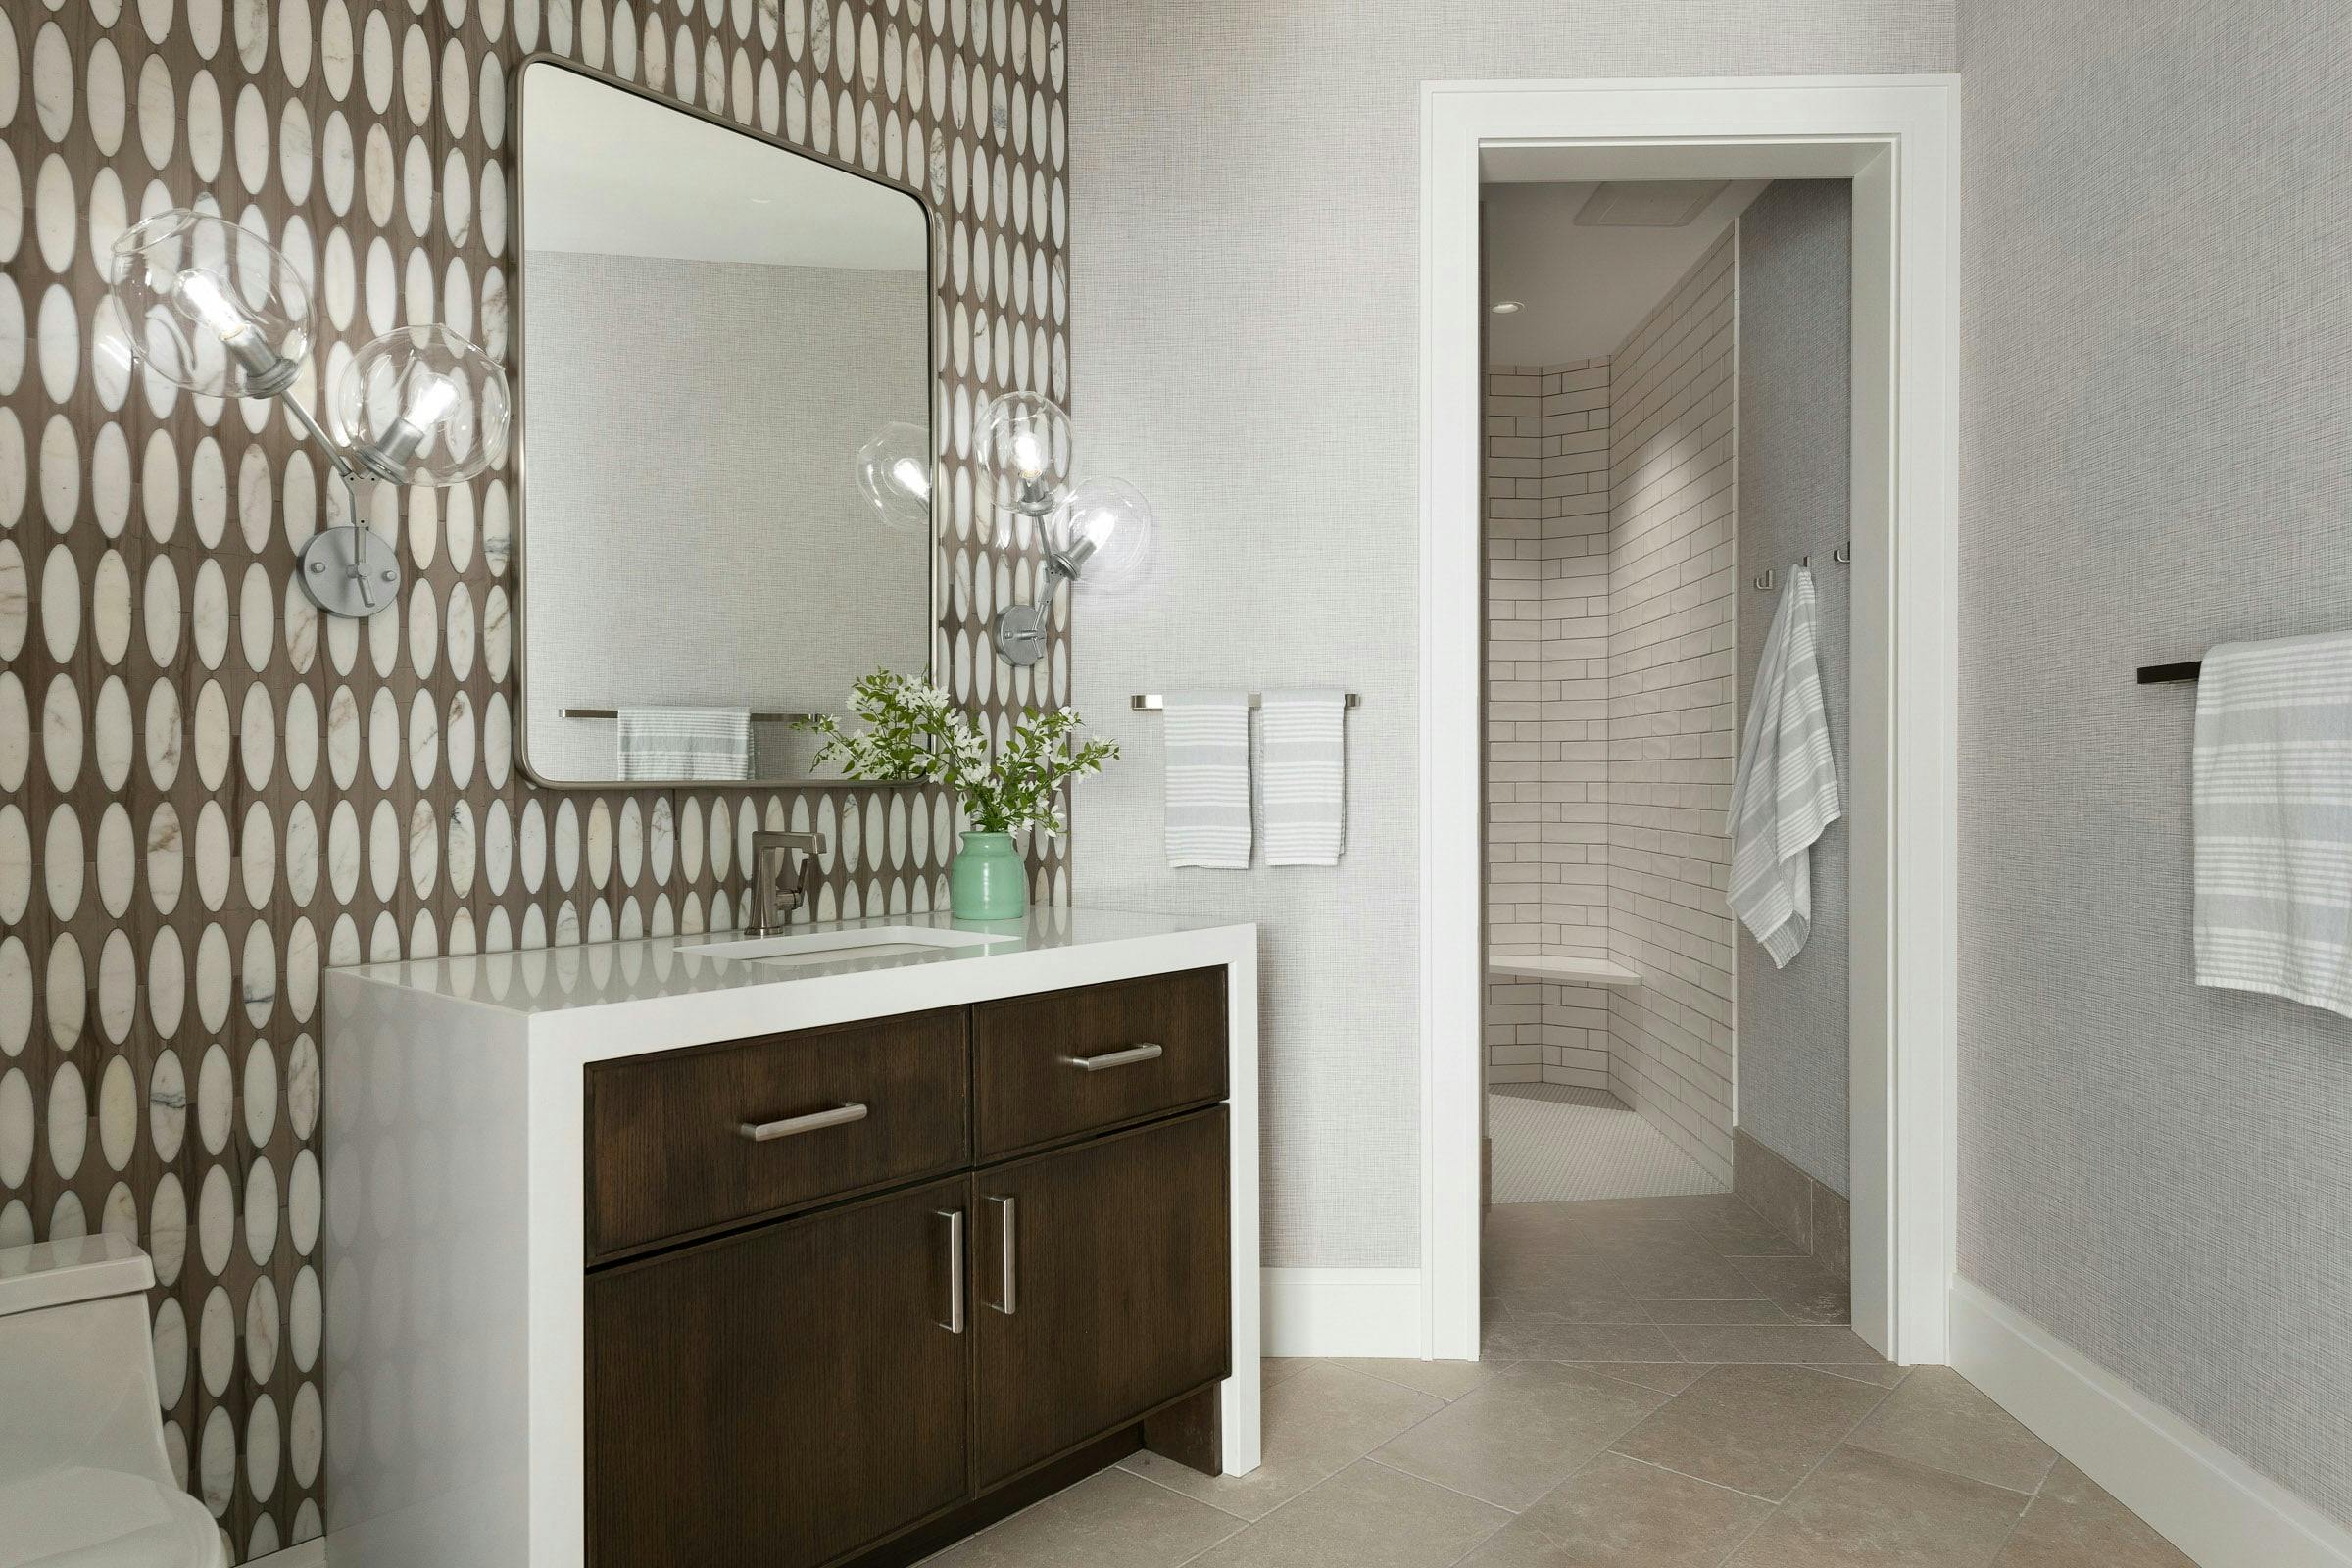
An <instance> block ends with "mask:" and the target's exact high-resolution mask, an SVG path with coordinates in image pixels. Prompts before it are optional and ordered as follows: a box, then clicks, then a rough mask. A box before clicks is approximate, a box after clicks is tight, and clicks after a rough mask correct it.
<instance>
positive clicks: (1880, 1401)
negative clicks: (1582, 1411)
mask: <svg viewBox="0 0 2352 1568" xmlns="http://www.w3.org/2000/svg"><path fill="white" fill-rule="evenodd" d="M1897 1387H1900V1385H1897ZM1893 1396H1894V1390H1893V1389H1887V1390H1884V1391H1882V1392H1881V1393H1880V1395H1879V1397H1878V1398H1876V1399H1875V1400H1873V1401H1872V1402H1871V1406H1870V1408H1869V1409H1867V1410H1865V1411H1863V1412H1862V1413H1861V1414H1860V1415H1858V1416H1856V1417H1855V1418H1854V1424H1853V1425H1852V1426H1849V1427H1847V1428H1846V1429H1845V1433H1844V1436H1842V1437H1840V1438H1838V1441H1837V1442H1836V1443H1833V1444H1831V1445H1830V1446H1829V1447H1828V1448H1827V1449H1825V1450H1823V1452H1822V1455H1821V1457H1820V1458H1818V1459H1816V1460H1814V1461H1813V1466H1812V1468H1811V1469H1809V1470H1807V1471H1806V1472H1805V1473H1804V1474H1803V1475H1801V1476H1799V1477H1797V1480H1796V1485H1794V1486H1792V1487H1790V1488H1789V1490H1788V1491H1787V1492H1786V1493H1784V1494H1783V1495H1782V1496H1781V1500H1780V1501H1778V1502H1776V1503H1774V1504H1773V1505H1772V1511H1771V1512H1770V1513H1767V1514H1766V1515H1765V1516H1764V1517H1763V1518H1761V1519H1759V1520H1757V1521H1756V1522H1755V1524H1754V1525H1753V1526H1752V1527H1751V1528H1750V1529H1749V1530H1748V1532H1747V1534H1745V1535H1743V1536H1741V1537H1740V1539H1739V1540H1738V1541H1735V1542H1733V1543H1732V1549H1731V1550H1729V1551H1727V1552H1725V1553H1724V1554H1723V1555H1722V1556H1720V1557H1718V1558H1716V1559H1715V1560H1716V1562H1717V1563H1719V1564H1721V1563H1728V1562H1730V1561H1731V1560H1732V1559H1733V1558H1734V1557H1736V1556H1738V1555H1739V1554H1740V1548H1742V1547H1744V1546H1745V1545H1746V1544H1748V1543H1749V1542H1750V1541H1753V1540H1754V1539H1755V1538H1756V1532H1757V1531H1759V1530H1762V1529H1763V1528H1764V1527H1765V1526H1766V1525H1768V1524H1770V1523H1772V1522H1773V1520H1775V1519H1777V1518H1779V1517H1780V1515H1781V1510H1782V1509H1783V1508H1785V1507H1787V1506H1788V1505H1789V1498H1791V1497H1793V1496H1795V1495H1797V1494H1798V1493H1799V1492H1802V1491H1803V1490H1804V1488H1805V1483H1806V1482H1808V1481H1810V1480H1812V1479H1813V1478H1814V1476H1816V1475H1818V1474H1819V1473H1820V1472H1821V1467H1822V1466H1823V1465H1825V1464H1828V1463H1829V1462H1830V1460H1831V1458H1832V1457H1833V1456H1834V1455H1836V1453H1837V1452H1838V1449H1839V1448H1842V1447H1844V1446H1845V1440H1846V1439H1847V1438H1850V1437H1852V1436H1853V1435H1854V1434H1855V1433H1857V1432H1859V1431H1861V1430H1862V1423H1863V1422H1865V1421H1867V1420H1869V1419H1870V1418H1871V1417H1872V1416H1874V1415H1877V1414H1878V1413H1879V1407H1880V1406H1881V1405H1884V1404H1885V1403H1886V1402H1887V1400H1888V1399H1889V1398H1891V1397H1893ZM1675 1474H1677V1475H1680V1474H1682V1472H1681V1471H1679V1470H1678V1471H1676V1472H1675ZM1691 1479H1692V1480H1694V1481H1695V1480H1697V1479H1698V1478H1697V1477H1695V1476H1693V1477H1691Z"/></svg>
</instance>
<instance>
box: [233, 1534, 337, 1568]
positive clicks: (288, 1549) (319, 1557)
mask: <svg viewBox="0 0 2352 1568" xmlns="http://www.w3.org/2000/svg"><path fill="white" fill-rule="evenodd" d="M244 1568H326V1538H325V1537H324V1536H313V1537H312V1538H311V1539H310V1540H308V1541H298V1542H296V1543H295V1544H293V1545H291V1546H285V1547H281V1548H280V1549H278V1550H276V1551H273V1552H270V1554H269V1555H268V1556H266V1557H248V1558H246V1559H245V1564H244Z"/></svg>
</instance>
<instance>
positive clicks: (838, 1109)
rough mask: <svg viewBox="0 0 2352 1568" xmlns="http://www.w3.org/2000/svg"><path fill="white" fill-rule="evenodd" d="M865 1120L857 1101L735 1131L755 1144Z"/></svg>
mask: <svg viewBox="0 0 2352 1568" xmlns="http://www.w3.org/2000/svg"><path fill="white" fill-rule="evenodd" d="M863 1120H865V1107H864V1106H863V1105H860V1104H859V1103H858V1102H856V1101H854V1100H853V1101H851V1102H849V1103H846V1104H840V1105H835V1106H834V1107H833V1108H832V1109H831V1110H812V1111H810V1112H809V1114H808V1115H806V1116H787V1117H785V1118H784V1119H783V1120H782V1121H758V1122H753V1121H747V1122H739V1123H737V1124H736V1127H735V1130H736V1131H737V1132H739V1133H741V1134H743V1136H744V1137H746V1138H749V1139H750V1140H751V1141H752V1142H753V1143H755V1144H764V1143H766V1142H768V1141H769V1140H770V1139H775V1138H791V1137H793V1136H795V1135H796V1134H800V1133H812V1132H816V1131H818V1130H819V1129H821V1128H826V1127H846V1126H848V1125H849V1124H850V1123H851V1122H854V1121H863Z"/></svg>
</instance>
